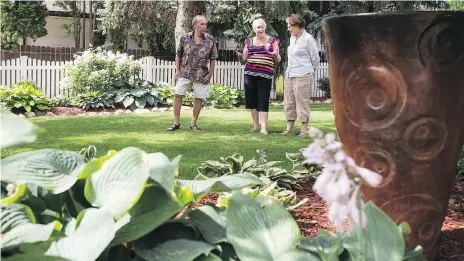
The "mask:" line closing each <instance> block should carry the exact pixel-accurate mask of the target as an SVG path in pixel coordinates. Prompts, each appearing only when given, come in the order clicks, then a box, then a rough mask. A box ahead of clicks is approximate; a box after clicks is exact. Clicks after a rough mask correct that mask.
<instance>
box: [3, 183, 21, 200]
mask: <svg viewBox="0 0 464 261" xmlns="http://www.w3.org/2000/svg"><path fill="white" fill-rule="evenodd" d="M26 190H27V187H26V185H25V184H19V185H18V186H17V187H16V191H15V193H14V194H13V195H11V196H9V197H6V198H3V199H2V204H12V203H15V202H17V201H19V200H20V199H21V198H23V197H24V195H25V193H26Z"/></svg>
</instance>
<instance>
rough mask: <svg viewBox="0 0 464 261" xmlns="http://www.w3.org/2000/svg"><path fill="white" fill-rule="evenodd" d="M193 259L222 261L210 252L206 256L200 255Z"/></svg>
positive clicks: (197, 260) (196, 260) (198, 260)
mask: <svg viewBox="0 0 464 261" xmlns="http://www.w3.org/2000/svg"><path fill="white" fill-rule="evenodd" d="M195 261H222V259H221V258H220V257H218V256H217V255H215V254H213V253H210V254H209V255H208V256H206V255H202V256H200V257H198V258H196V259H195Z"/></svg>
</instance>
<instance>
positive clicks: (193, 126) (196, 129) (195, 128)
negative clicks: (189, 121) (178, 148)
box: [190, 124, 200, 131]
mask: <svg viewBox="0 0 464 261" xmlns="http://www.w3.org/2000/svg"><path fill="white" fill-rule="evenodd" d="M190 129H191V130H193V131H199V130H200V128H198V126H197V125H196V124H195V125H190Z"/></svg>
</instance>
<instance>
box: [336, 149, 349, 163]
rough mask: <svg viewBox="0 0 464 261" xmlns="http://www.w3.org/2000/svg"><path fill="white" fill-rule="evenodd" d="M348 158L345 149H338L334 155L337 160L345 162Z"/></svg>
mask: <svg viewBox="0 0 464 261" xmlns="http://www.w3.org/2000/svg"><path fill="white" fill-rule="evenodd" d="M346 158H347V156H346V154H345V152H343V151H338V152H337V153H335V155H334V160H335V162H343V161H345V160H346Z"/></svg>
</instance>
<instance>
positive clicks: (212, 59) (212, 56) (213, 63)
mask: <svg viewBox="0 0 464 261" xmlns="http://www.w3.org/2000/svg"><path fill="white" fill-rule="evenodd" d="M218 57H219V55H218V50H217V47H216V43H215V41H214V40H213V48H212V49H211V54H210V57H209V59H210V60H209V73H208V74H207V75H206V77H205V78H203V81H204V83H209V82H210V80H211V78H212V77H213V74H214V67H215V66H216V59H217V58H218Z"/></svg>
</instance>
